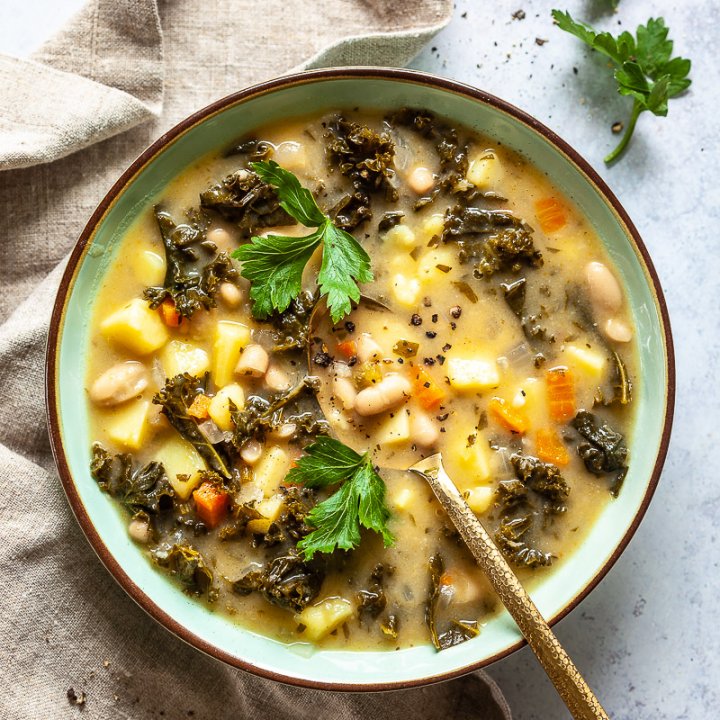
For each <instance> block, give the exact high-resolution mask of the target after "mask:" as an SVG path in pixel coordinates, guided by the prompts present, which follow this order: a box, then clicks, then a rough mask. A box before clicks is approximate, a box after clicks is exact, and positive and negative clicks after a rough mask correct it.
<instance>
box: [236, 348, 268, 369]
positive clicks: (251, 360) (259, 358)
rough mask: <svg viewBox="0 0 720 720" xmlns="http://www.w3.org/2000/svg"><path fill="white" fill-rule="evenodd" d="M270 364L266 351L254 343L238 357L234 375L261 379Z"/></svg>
mask: <svg viewBox="0 0 720 720" xmlns="http://www.w3.org/2000/svg"><path fill="white" fill-rule="evenodd" d="M269 364H270V356H269V355H268V353H267V350H266V349H265V348H264V347H263V346H262V345H258V344H256V343H252V344H250V345H248V346H247V347H246V348H245V350H243V354H242V355H241V356H240V360H238V363H237V365H236V366H235V373H236V374H237V375H249V376H250V377H255V378H258V377H262V376H263V375H264V374H265V373H266V372H267V369H268V365H269Z"/></svg>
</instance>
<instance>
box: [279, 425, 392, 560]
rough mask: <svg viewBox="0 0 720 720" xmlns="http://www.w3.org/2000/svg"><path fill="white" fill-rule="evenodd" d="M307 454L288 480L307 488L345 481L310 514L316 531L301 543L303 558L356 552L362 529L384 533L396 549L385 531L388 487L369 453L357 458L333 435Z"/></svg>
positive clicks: (319, 439)
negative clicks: (332, 553) (340, 550)
mask: <svg viewBox="0 0 720 720" xmlns="http://www.w3.org/2000/svg"><path fill="white" fill-rule="evenodd" d="M305 452H306V455H304V456H303V457H301V458H300V459H299V460H298V461H297V465H296V466H295V467H294V468H293V469H292V470H290V472H289V473H288V475H287V477H286V478H285V480H286V482H291V483H301V484H303V485H305V487H309V488H324V487H329V486H331V485H337V484H339V483H342V484H341V485H340V487H339V488H338V490H336V491H335V493H334V494H333V495H331V496H330V497H329V498H328V499H327V500H323V502H321V503H318V504H317V505H316V506H315V507H314V508H313V509H312V510H311V511H310V513H309V514H308V516H307V522H308V524H309V525H311V526H312V527H314V528H315V529H314V530H313V531H312V532H311V533H310V534H309V535H306V536H305V537H304V538H303V539H302V540H301V541H300V542H299V543H298V549H299V550H302V552H303V554H304V556H305V559H306V560H309V559H311V558H312V557H313V555H314V554H315V553H316V552H322V553H331V552H333V551H334V550H335V549H336V548H340V549H342V550H352V549H353V548H356V547H357V546H358V545H359V543H360V526H362V527H364V528H367V529H368V530H374V531H375V532H377V533H379V534H380V535H382V537H383V541H384V543H385V546H386V547H387V546H389V545H392V544H393V543H394V542H395V538H394V537H393V536H392V534H391V532H390V531H389V530H388V527H387V522H388V520H389V519H390V511H389V510H388V508H387V505H386V504H385V483H384V482H383V479H382V478H381V477H380V476H379V475H378V474H377V472H376V471H375V468H374V467H373V465H372V462H371V461H370V456H369V455H368V453H365V454H364V455H358V453H356V452H355V451H354V450H352V448H349V447H348V446H347V445H344V444H343V443H341V442H340V441H338V440H334V439H333V438H330V437H319V438H318V439H317V440H316V441H315V442H314V443H313V444H312V445H309V446H308V447H307V448H305Z"/></svg>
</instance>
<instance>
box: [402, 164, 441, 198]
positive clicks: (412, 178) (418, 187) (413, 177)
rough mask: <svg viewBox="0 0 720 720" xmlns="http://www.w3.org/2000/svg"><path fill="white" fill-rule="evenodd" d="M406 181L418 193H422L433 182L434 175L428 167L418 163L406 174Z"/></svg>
mask: <svg viewBox="0 0 720 720" xmlns="http://www.w3.org/2000/svg"><path fill="white" fill-rule="evenodd" d="M407 183H408V185H409V186H410V188H411V189H412V190H414V191H415V192H416V193H417V194H418V195H422V194H423V193H426V192H427V191H428V190H429V189H430V188H431V187H432V186H433V185H434V184H435V177H434V176H433V174H432V172H431V171H430V170H428V168H426V167H422V165H418V166H416V167H414V168H413V169H412V171H411V172H410V174H409V175H408V179H407Z"/></svg>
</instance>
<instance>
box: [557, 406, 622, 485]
mask: <svg viewBox="0 0 720 720" xmlns="http://www.w3.org/2000/svg"><path fill="white" fill-rule="evenodd" d="M570 424H571V425H572V426H573V427H574V428H575V429H576V430H577V431H578V432H579V433H580V435H582V437H584V438H585V440H586V441H587V442H581V443H580V444H579V445H578V448H577V451H578V455H579V456H580V457H581V458H582V461H583V462H584V463H585V467H586V468H587V469H588V470H589V471H590V472H591V473H593V474H594V475H603V474H605V473H616V476H615V480H614V482H613V484H612V486H611V489H610V492H611V493H612V494H613V496H615V497H617V495H618V493H619V492H620V487H621V486H622V483H623V480H624V479H625V476H626V475H627V471H628V468H627V455H628V449H627V445H626V444H625V438H624V437H623V435H621V434H620V433H619V432H616V431H615V430H613V429H612V428H611V427H610V425H608V424H607V423H604V422H602V421H601V420H599V419H598V418H596V417H595V416H594V415H593V414H592V413H590V412H588V411H587V410H580V411H579V412H578V414H577V415H576V416H575V418H574V420H573V421H572V422H571V423H570Z"/></svg>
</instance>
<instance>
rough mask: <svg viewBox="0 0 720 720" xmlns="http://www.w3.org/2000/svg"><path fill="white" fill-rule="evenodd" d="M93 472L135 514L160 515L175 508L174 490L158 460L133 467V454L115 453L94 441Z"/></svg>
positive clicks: (106, 489)
mask: <svg viewBox="0 0 720 720" xmlns="http://www.w3.org/2000/svg"><path fill="white" fill-rule="evenodd" d="M90 473H91V475H92V476H93V478H95V480H97V483H98V485H99V486H100V487H101V488H102V489H103V490H104V491H105V492H106V493H108V495H111V496H112V497H114V498H117V499H118V500H120V502H122V504H123V505H124V506H125V507H126V508H127V509H128V510H129V511H130V512H131V513H132V514H133V515H134V514H136V513H139V512H145V513H147V514H148V515H157V514H158V513H160V512H164V511H167V510H171V509H172V508H173V505H174V502H175V492H174V491H173V489H172V486H171V485H170V483H169V482H168V479H167V476H166V475H165V469H164V468H163V466H162V464H161V463H159V462H156V461H152V462H149V463H147V465H143V466H139V467H134V464H133V458H132V455H129V454H125V453H123V454H119V455H114V456H113V455H110V453H109V452H108V451H107V450H105V448H103V446H102V445H100V443H95V444H94V445H93V446H92V461H91V463H90Z"/></svg>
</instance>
